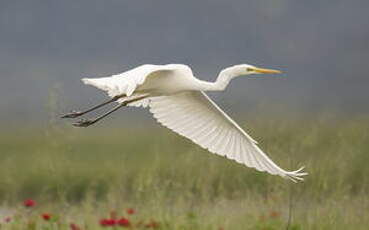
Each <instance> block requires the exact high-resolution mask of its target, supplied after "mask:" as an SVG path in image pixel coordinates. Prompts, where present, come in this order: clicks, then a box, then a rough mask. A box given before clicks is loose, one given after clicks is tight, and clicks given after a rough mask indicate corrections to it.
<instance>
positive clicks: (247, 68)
mask: <svg viewBox="0 0 369 230" xmlns="http://www.w3.org/2000/svg"><path fill="white" fill-rule="evenodd" d="M227 69H228V71H230V72H233V74H232V75H234V76H241V75H250V74H272V73H281V71H279V70H274V69H265V68H260V67H256V66H253V65H249V64H240V65H235V66H232V67H229V68H227Z"/></svg>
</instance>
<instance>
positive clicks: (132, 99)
mask: <svg viewBox="0 0 369 230" xmlns="http://www.w3.org/2000/svg"><path fill="white" fill-rule="evenodd" d="M261 73H280V71H278V70H272V69H263V68H258V67H255V66H252V65H248V64H240V65H235V66H231V67H228V68H226V69H224V70H222V71H221V72H220V73H219V75H218V78H217V80H216V81H215V82H207V81H202V80H200V79H197V78H196V77H195V76H193V73H192V71H191V69H190V68H189V67H188V66H186V65H182V64H168V65H141V66H139V67H136V68H134V69H132V70H129V71H126V72H123V73H121V74H117V75H113V76H110V77H103V78H84V79H82V81H83V82H84V83H85V84H87V85H92V86H95V87H97V88H99V89H101V90H103V91H105V92H107V94H108V95H109V96H110V97H111V100H109V101H107V102H105V103H102V104H100V105H97V106H95V107H93V108H91V109H88V110H86V111H83V112H79V111H72V112H70V113H68V114H66V115H64V116H63V118H75V117H79V116H81V115H84V114H86V113H88V112H90V111H92V110H95V109H97V108H99V107H102V106H104V105H106V104H109V103H111V102H114V101H116V102H118V103H119V104H118V105H117V106H116V107H114V108H113V109H112V110H110V111H109V112H107V113H105V114H103V115H102V116H100V117H97V118H95V119H90V120H80V121H78V122H77V123H75V124H74V125H75V126H78V127H86V126H89V125H91V124H94V123H96V122H97V121H99V120H101V119H102V118H104V117H106V116H107V115H109V114H110V113H112V112H114V111H116V110H117V109H119V108H121V107H122V106H126V105H127V106H137V107H140V106H141V107H149V108H150V112H151V113H152V114H153V116H154V118H156V119H157V121H158V122H159V123H161V124H162V125H164V126H166V127H167V128H169V129H171V130H173V131H174V132H176V133H178V134H180V135H182V136H184V137H186V138H188V139H190V140H192V141H193V142H194V143H196V144H198V145H200V146H201V147H203V148H205V149H208V150H209V151H210V152H212V153H215V154H218V155H221V156H225V157H226V158H229V159H232V160H235V161H236V162H238V163H241V164H244V165H246V166H248V167H252V168H255V169H257V170H259V171H265V172H268V173H270V174H273V175H279V176H282V177H284V178H288V179H291V180H292V181H294V182H296V181H297V180H303V178H302V176H305V175H307V173H305V172H302V169H303V168H304V167H302V168H300V169H298V170H296V171H286V170H284V169H282V168H280V167H279V166H278V165H276V164H275V163H274V162H273V161H272V160H271V159H270V158H269V157H268V156H267V155H266V154H265V153H264V152H263V151H262V150H261V149H260V148H259V147H258V146H257V142H256V141H255V140H254V139H252V138H251V137H250V136H249V135H248V134H247V133H246V132H245V131H244V130H243V129H242V128H241V127H240V126H239V125H237V124H236V122H234V121H233V120H232V119H231V118H230V117H229V116H228V115H227V114H226V113H225V112H223V111H222V110H221V109H220V108H219V107H218V106H217V105H216V104H215V103H214V102H213V101H212V100H211V99H210V98H209V97H208V96H207V95H206V94H205V92H206V91H223V90H224V89H225V88H226V87H227V85H228V84H229V82H230V81H231V80H232V79H233V78H235V77H238V76H243V75H249V74H261Z"/></svg>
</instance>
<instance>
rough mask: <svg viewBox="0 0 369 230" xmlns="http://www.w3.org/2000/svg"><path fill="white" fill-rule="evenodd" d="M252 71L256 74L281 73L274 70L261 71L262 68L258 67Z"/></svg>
mask: <svg viewBox="0 0 369 230" xmlns="http://www.w3.org/2000/svg"><path fill="white" fill-rule="evenodd" d="M254 71H255V72H256V73H282V72H281V71H279V70H275V69H263V68H259V67H255V68H254Z"/></svg>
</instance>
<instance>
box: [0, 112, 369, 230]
mask: <svg viewBox="0 0 369 230" xmlns="http://www.w3.org/2000/svg"><path fill="white" fill-rule="evenodd" d="M251 123H252V124H253V126H252V129H251V127H250V129H251V130H249V131H252V132H251V134H252V136H253V137H255V138H256V139H257V140H259V142H260V145H261V147H262V149H264V150H265V151H266V152H267V153H268V155H269V156H270V157H271V158H272V159H273V160H274V161H276V162H277V163H278V164H279V165H281V166H282V167H283V168H286V169H297V168H298V167H300V166H302V165H305V166H306V171H307V172H309V174H310V175H309V176H308V177H306V180H305V182H303V183H298V184H294V183H290V182H289V181H286V180H284V179H282V178H280V177H277V176H271V175H268V174H265V173H260V172H257V171H256V170H254V169H249V168H246V167H244V166H242V165H239V164H237V163H235V162H233V161H229V160H226V159H225V158H222V157H218V156H215V155H212V154H209V153H208V152H207V151H206V150H202V149H201V148H199V147H197V146H196V145H194V144H193V143H191V142H190V141H188V140H186V139H183V138H181V137H179V136H178V135H176V134H172V133H171V132H169V131H168V130H166V129H164V128H159V127H158V126H155V127H151V128H150V129H149V130H145V129H143V128H140V129H138V130H137V129H134V128H129V127H128V128H127V127H125V125H124V124H119V125H117V127H116V128H109V129H102V128H101V127H103V125H101V126H97V127H91V128H88V129H74V128H71V127H69V126H63V125H59V124H51V125H50V127H48V128H47V129H45V130H30V129H28V130H16V131H11V132H8V131H3V132H2V133H0V218H2V219H0V223H1V227H0V229H14V230H16V229H69V226H68V223H70V222H75V223H78V224H79V225H80V226H82V227H83V229H100V228H101V227H100V226H99V219H100V218H103V217H107V216H108V215H109V213H110V212H111V211H112V210H115V211H117V212H118V214H120V215H123V214H124V209H126V208H129V207H133V208H135V209H136V210H137V214H135V215H134V216H133V217H132V218H133V220H134V221H136V222H137V221H139V220H143V221H149V220H150V219H155V220H156V221H158V222H160V223H161V225H160V226H161V228H160V229H181V230H182V229H183V230H184V229H194V230H196V229H216V230H217V229H219V228H221V227H222V228H224V229H260V230H261V229H268V230H273V229H285V228H286V224H287V219H288V215H289V209H290V208H289V207H290V205H292V219H291V224H290V229H295V230H297V229H304V230H305V229H314V230H315V229H335V230H337V229H345V230H347V229H356V230H360V229H367V227H368V226H369V218H368V216H369V195H368V194H369V177H368V175H369V167H368V162H369V118H355V119H351V120H348V119H333V120H329V119H311V120H304V121H292V120H288V121H286V120H283V119H265V118H259V119H256V120H255V121H253V122H250V124H251ZM242 126H244V125H242ZM141 127H142V126H141ZM291 192H292V203H291V202H290V198H291V197H290V195H291ZM27 198H32V199H35V200H36V201H37V203H38V205H37V207H35V208H33V209H32V211H31V212H30V210H25V208H23V207H22V201H23V200H24V199H27ZM1 210H6V211H3V212H1ZM43 212H49V213H52V214H53V215H58V218H59V220H58V221H54V222H53V223H45V221H43V220H42V219H41V218H40V217H39V215H40V214H41V213H43ZM7 215H10V216H12V217H13V220H12V222H10V223H2V222H3V218H5V217H6V216H7ZM30 221H31V222H32V223H31V224H29V222H30ZM59 222H60V223H59ZM58 223H59V224H58Z"/></svg>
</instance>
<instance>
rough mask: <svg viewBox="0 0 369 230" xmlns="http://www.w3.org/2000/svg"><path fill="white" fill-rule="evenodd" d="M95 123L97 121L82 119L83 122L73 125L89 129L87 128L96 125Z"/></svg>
mask: <svg viewBox="0 0 369 230" xmlns="http://www.w3.org/2000/svg"><path fill="white" fill-rule="evenodd" d="M95 122H96V120H88V119H87V120H86V119H82V120H79V121H77V122H76V123H74V124H73V125H74V126H76V127H87V126H90V125H92V124H94V123H95Z"/></svg>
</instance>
